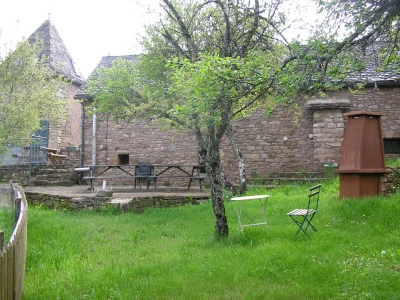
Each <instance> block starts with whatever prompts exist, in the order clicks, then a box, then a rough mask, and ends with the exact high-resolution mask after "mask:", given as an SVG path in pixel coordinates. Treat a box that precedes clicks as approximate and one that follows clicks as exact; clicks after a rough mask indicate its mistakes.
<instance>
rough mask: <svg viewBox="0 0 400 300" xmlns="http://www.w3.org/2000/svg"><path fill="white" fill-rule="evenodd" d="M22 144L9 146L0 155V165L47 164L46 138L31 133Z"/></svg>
mask: <svg viewBox="0 0 400 300" xmlns="http://www.w3.org/2000/svg"><path fill="white" fill-rule="evenodd" d="M21 144H22V145H24V146H10V147H8V151H7V152H6V153H5V154H4V155H3V156H1V157H0V164H1V165H28V164H35V165H37V164H47V153H46V149H45V148H47V138H46V137H41V136H38V135H33V136H32V137H31V138H30V139H24V140H23V143H21Z"/></svg>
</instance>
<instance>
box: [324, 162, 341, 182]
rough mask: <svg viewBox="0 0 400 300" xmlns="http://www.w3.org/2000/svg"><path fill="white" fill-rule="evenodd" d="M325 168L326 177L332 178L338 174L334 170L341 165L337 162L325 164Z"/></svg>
mask: <svg viewBox="0 0 400 300" xmlns="http://www.w3.org/2000/svg"><path fill="white" fill-rule="evenodd" d="M324 168H325V178H326V179H332V178H335V177H336V176H337V174H336V173H335V172H334V170H336V169H338V168H339V166H338V165H337V164H335V165H324Z"/></svg>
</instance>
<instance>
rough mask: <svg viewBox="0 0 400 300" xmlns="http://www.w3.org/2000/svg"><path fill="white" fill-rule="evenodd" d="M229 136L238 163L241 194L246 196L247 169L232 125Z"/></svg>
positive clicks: (229, 128)
mask: <svg viewBox="0 0 400 300" xmlns="http://www.w3.org/2000/svg"><path fill="white" fill-rule="evenodd" d="M227 134H228V137H229V141H230V143H231V146H232V149H233V152H234V154H235V157H236V160H237V163H238V168H239V183H240V189H239V193H240V194H244V193H245V192H247V181H246V169H245V167H244V158H243V154H242V152H241V151H240V149H239V147H238V145H237V143H236V139H235V134H234V132H233V128H232V125H231V124H230V123H229V125H228V127H227Z"/></svg>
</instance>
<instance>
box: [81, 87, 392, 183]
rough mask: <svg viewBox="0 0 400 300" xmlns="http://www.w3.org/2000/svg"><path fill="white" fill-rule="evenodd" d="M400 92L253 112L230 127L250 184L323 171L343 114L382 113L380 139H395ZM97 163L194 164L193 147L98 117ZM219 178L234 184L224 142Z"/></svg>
mask: <svg viewBox="0 0 400 300" xmlns="http://www.w3.org/2000/svg"><path fill="white" fill-rule="evenodd" d="M399 103H400V91H399V89H398V88H390V87H382V88H380V89H377V88H375V89H367V90H365V91H364V92H363V93H362V94H361V93H360V94H352V93H349V92H346V91H343V92H336V93H331V94H328V95H327V98H324V99H314V100H311V101H310V99H303V100H302V101H299V102H298V103H297V107H294V106H292V107H290V109H288V108H279V109H276V110H275V111H274V113H273V114H272V115H271V116H270V117H267V116H265V115H264V113H263V111H261V110H260V111H257V112H254V113H253V114H251V115H250V116H248V117H246V118H244V119H241V120H238V121H236V122H235V123H234V124H233V127H234V130H235V134H236V138H237V142H238V145H239V147H240V149H241V150H242V153H243V154H244V159H245V165H246V169H247V174H248V177H249V179H251V178H252V177H257V178H270V177H271V176H272V175H271V174H276V173H281V172H299V173H304V172H307V173H308V172H323V165H324V163H325V162H327V161H330V160H335V161H337V162H339V161H340V147H341V142H342V139H343V133H344V129H345V124H346V118H343V115H342V114H343V112H347V111H356V110H369V111H379V112H383V113H384V116H383V117H382V126H383V135H384V137H385V138H393V137H400V119H399V118H398V115H399V114H400V105H399ZM92 126H93V124H92V117H91V116H87V117H86V119H85V145H84V146H85V152H84V159H85V164H91V163H92V161H91V158H92V141H93V139H92ZM97 134H98V135H97V147H96V152H97V160H96V164H116V163H118V162H119V160H118V155H128V156H129V164H136V163H138V162H150V163H153V164H189V165H190V164H195V163H197V144H196V140H195V137H194V135H193V134H191V133H190V132H187V133H184V132H176V131H173V130H168V131H163V130H160V129H159V128H158V127H157V126H156V125H154V124H150V123H145V122H135V123H133V124H123V123H120V124H117V123H115V122H114V121H112V119H111V118H107V117H105V116H98V124H97ZM220 151H221V162H222V166H223V168H224V173H225V175H226V176H227V177H228V179H230V180H231V181H233V182H235V181H236V180H237V163H236V160H235V158H234V155H233V152H232V150H231V147H230V145H229V141H228V139H227V138H225V139H224V140H223V143H222V147H221V150H220Z"/></svg>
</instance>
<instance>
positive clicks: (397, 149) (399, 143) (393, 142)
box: [383, 138, 400, 154]
mask: <svg viewBox="0 0 400 300" xmlns="http://www.w3.org/2000/svg"><path fill="white" fill-rule="evenodd" d="M383 147H384V149H385V154H400V138H392V139H383Z"/></svg>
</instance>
